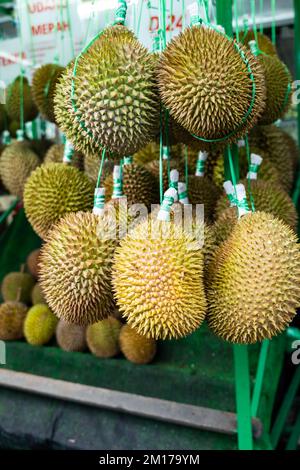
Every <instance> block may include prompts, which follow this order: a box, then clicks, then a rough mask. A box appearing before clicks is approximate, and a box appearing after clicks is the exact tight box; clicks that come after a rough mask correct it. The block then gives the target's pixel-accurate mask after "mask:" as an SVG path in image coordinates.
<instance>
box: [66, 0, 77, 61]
mask: <svg viewBox="0 0 300 470" xmlns="http://www.w3.org/2000/svg"><path fill="white" fill-rule="evenodd" d="M67 21H68V25H69V38H70V46H71V51H72V57H74V56H75V48H74V38H73V28H72V21H71V11H70V1H69V0H67Z"/></svg>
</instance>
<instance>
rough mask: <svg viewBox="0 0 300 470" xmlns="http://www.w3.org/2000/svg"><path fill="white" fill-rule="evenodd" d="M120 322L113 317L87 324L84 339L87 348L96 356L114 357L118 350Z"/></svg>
mask: <svg viewBox="0 0 300 470" xmlns="http://www.w3.org/2000/svg"><path fill="white" fill-rule="evenodd" d="M121 327H122V323H121V322H120V321H119V320H117V319H116V318H113V317H108V318H106V319H105V320H102V321H100V322H97V323H94V324H93V325H89V326H88V327H87V330H86V339H87V344H88V347H89V350H90V351H91V352H92V353H93V354H94V355H95V356H97V357H103V358H107V357H114V356H116V355H117V354H118V353H119V352H120V346H119V336H120V331H121Z"/></svg>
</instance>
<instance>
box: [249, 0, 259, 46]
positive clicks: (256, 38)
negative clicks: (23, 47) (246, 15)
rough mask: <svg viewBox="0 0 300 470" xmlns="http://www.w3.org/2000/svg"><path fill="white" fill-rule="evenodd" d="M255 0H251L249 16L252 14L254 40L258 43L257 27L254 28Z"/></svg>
mask: <svg viewBox="0 0 300 470" xmlns="http://www.w3.org/2000/svg"><path fill="white" fill-rule="evenodd" d="M255 2H256V0H251V16H252V29H253V32H254V37H255V41H256V43H257V44H258V37H257V29H256V6H255Z"/></svg>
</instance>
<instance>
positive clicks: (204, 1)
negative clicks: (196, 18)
mask: <svg viewBox="0 0 300 470" xmlns="http://www.w3.org/2000/svg"><path fill="white" fill-rule="evenodd" d="M198 3H199V0H198ZM201 4H202V6H203V8H204V18H205V21H206V23H210V20H209V10H208V0H201Z"/></svg>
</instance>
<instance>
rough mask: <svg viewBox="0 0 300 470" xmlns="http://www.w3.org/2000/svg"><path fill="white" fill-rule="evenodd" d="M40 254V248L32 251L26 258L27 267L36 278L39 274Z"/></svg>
mask: <svg viewBox="0 0 300 470" xmlns="http://www.w3.org/2000/svg"><path fill="white" fill-rule="evenodd" d="M39 256H40V249H39V248H38V249H37V250H34V251H32V252H31V253H30V254H29V255H28V257H27V260H26V264H27V268H28V271H29V272H30V274H31V275H32V276H33V277H35V278H36V279H37V278H38V276H39Z"/></svg>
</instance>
